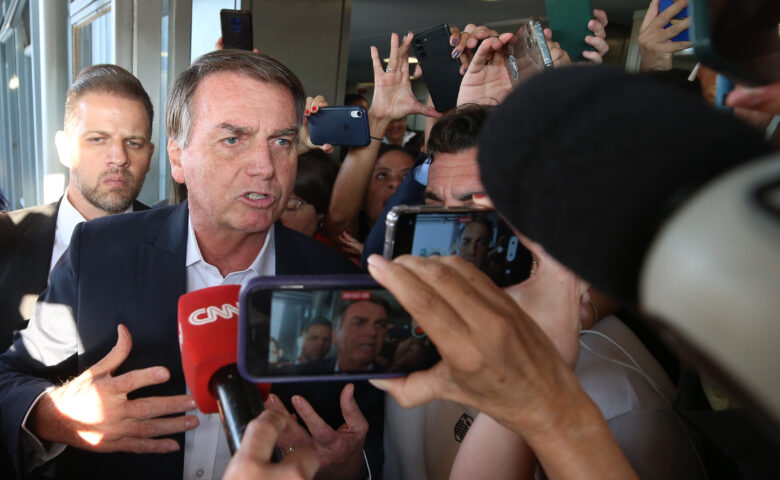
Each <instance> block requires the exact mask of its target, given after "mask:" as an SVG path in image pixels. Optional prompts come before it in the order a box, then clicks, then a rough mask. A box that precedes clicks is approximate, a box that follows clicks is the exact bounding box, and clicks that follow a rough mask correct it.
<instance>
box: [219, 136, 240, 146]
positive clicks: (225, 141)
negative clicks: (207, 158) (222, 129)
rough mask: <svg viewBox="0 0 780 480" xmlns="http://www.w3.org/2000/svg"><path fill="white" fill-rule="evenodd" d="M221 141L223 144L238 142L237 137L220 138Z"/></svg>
mask: <svg viewBox="0 0 780 480" xmlns="http://www.w3.org/2000/svg"><path fill="white" fill-rule="evenodd" d="M222 143H224V144H225V145H235V144H237V143H238V137H227V138H224V139H222Z"/></svg>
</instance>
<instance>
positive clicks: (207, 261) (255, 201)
mask: <svg viewBox="0 0 780 480" xmlns="http://www.w3.org/2000/svg"><path fill="white" fill-rule="evenodd" d="M304 104H305V95H304V93H303V87H302V85H301V84H300V81H299V80H298V79H297V77H295V75H294V74H293V73H292V72H291V71H290V70H289V69H287V68H286V67H285V66H284V65H282V64H280V63H279V62H277V61H275V60H273V59H271V58H269V57H266V56H263V55H258V54H253V53H249V52H238V51H235V50H225V51H220V52H212V53H209V54H206V55H204V56H203V57H201V58H199V59H198V60H196V61H195V62H194V63H193V64H192V65H191V66H190V67H189V68H188V69H187V70H186V71H184V72H182V73H181V74H180V75H179V76H178V77H177V80H176V82H175V83H174V85H173V86H172V88H171V91H170V93H169V96H168V103H167V107H166V121H165V123H166V132H167V134H168V138H169V142H168V154H169V158H170V161H171V173H172V176H173V178H174V180H176V181H177V182H180V183H186V186H187V189H188V192H189V196H188V200H187V202H186V203H184V204H181V205H179V206H176V207H169V208H162V209H156V210H149V211H145V212H137V213H132V214H128V215H117V216H110V217H104V218H100V219H96V220H94V221H91V222H86V223H82V224H80V225H78V226H77V227H76V229H75V230H74V233H73V238H72V241H71V244H70V247H69V249H68V252H67V254H66V255H65V256H64V257H63V258H62V260H61V261H60V262H59V264H58V265H57V266H56V267H55V268H54V270H53V271H52V273H51V278H50V283H49V287H48V289H47V291H46V292H45V293H44V295H43V297H42V302H40V303H39V304H38V305H37V306H36V308H35V312H34V314H33V317H32V319H31V321H30V325H29V326H28V327H27V328H26V329H25V330H24V331H22V332H21V334H20V336H19V338H18V339H17V340H16V342H15V343H14V345H13V347H11V349H9V350H8V352H6V353H5V354H3V355H2V356H0V413H1V415H0V420H1V421H0V433H2V435H3V438H4V440H5V441H6V442H8V443H9V446H10V448H11V453H12V455H13V458H14V460H15V462H16V464H17V466H18V473H19V474H22V475H23V474H26V473H28V472H29V471H30V470H31V469H34V468H35V467H36V465H40V464H42V463H44V464H45V462H53V463H54V467H55V469H56V471H55V477H57V478H81V479H85V478H106V477H111V478H133V479H135V478H146V479H152V478H161V479H172V478H220V477H221V472H222V470H224V467H225V465H226V463H227V461H228V460H229V458H230V454H229V451H228V450H227V444H226V442H225V439H224V433H223V432H222V427H221V424H220V421H219V418H218V417H215V415H211V416H209V415H197V416H196V415H194V414H192V413H190V414H187V415H179V414H180V413H184V412H191V411H192V410H193V409H194V408H195V404H194V401H193V399H192V397H191V396H189V395H187V394H186V385H185V383H184V378H183V373H182V365H181V355H180V350H179V345H178V335H177V321H176V310H177V302H178V298H179V296H181V295H182V294H184V293H186V292H188V291H193V290H196V289H199V288H204V287H209V286H215V285H220V284H230V283H232V284H239V283H240V284H244V283H245V282H246V281H248V280H249V279H251V278H253V277H256V276H258V275H274V274H307V273H308V274H316V273H351V272H355V271H356V270H357V269H356V267H354V265H352V264H351V263H350V262H349V261H348V260H346V259H344V258H341V257H339V255H338V254H337V253H336V252H333V251H332V250H331V249H328V248H327V247H324V246H322V245H321V244H320V243H318V242H316V241H315V240H313V239H311V238H310V237H306V236H304V235H301V234H298V233H297V232H294V231H291V230H289V229H286V228H284V226H283V225H281V224H280V223H278V222H277V220H278V219H279V218H280V217H281V214H282V212H283V211H284V210H285V208H286V207H287V201H288V200H289V197H290V194H291V193H292V188H293V184H294V181H295V173H296V159H297V153H298V152H297V145H298V132H299V129H300V126H301V121H302V118H303V110H304ZM112 347H113V348H112ZM362 384H363V386H362V387H361V388H360V390H363V389H367V393H368V397H372V396H373V397H374V398H368V399H367V400H369V401H368V403H365V402H362V401H361V397H363V398H366V396H365V395H363V394H362V393H363V392H359V391H358V390H359V388H358V387H359V386H360V385H357V384H356V385H355V396H354V399H353V397H352V395H350V393H351V390H350V389H349V388H348V387H347V388H346V389H345V390H344V392H343V393H344V394H342V395H341V396H340V397H341V398H339V393H340V392H331V391H330V390H328V391H323V390H322V389H320V390H318V391H317V392H316V394H315V396H313V397H309V398H308V400H309V401H310V402H311V404H312V406H313V407H314V410H315V411H316V412H320V411H322V410H323V409H322V408H321V406H322V404H323V403H325V404H328V403H330V404H334V403H335V404H336V405H337V407H336V409H337V410H338V405H340V406H341V412H339V414H343V415H344V417H343V418H328V419H326V422H327V423H328V424H330V426H329V427H328V426H327V425H324V423H320V424H318V425H317V426H318V428H316V429H312V430H311V435H309V434H307V433H305V432H303V435H302V436H299V437H298V438H297V440H295V441H294V442H293V443H292V444H291V445H290V446H292V447H294V446H295V445H302V444H303V443H302V442H305V443H314V444H317V445H318V449H317V451H318V453H320V454H321V458H320V460H321V465H322V468H321V471H320V474H321V475H322V476H326V475H327V476H329V477H330V478H345V479H350V478H366V476H367V471H366V466H365V462H364V460H365V459H368V460H369V462H371V463H372V469H373V468H377V469H381V455H382V451H381V428H382V421H381V419H382V414H383V408H382V403H381V399H382V395H381V392H379V391H378V390H375V389H373V387H370V386H369V385H368V384H367V382H362ZM371 389H373V390H371ZM374 399H376V401H374ZM356 402H357V404H356ZM293 403H301V402H293ZM358 405H360V409H358ZM366 407H368V410H369V411H366V410H367V409H366ZM361 410H362V412H363V414H365V415H366V416H367V417H369V418H368V421H367V419H366V418H363V415H361ZM298 413H300V411H299V412H298ZM340 416H341V415H339V417H340ZM300 417H301V418H307V417H308V418H311V415H310V414H309V415H307V414H301V415H300ZM372 417H373V421H372ZM345 420H346V425H345V426H344V427H343V428H339V427H340V426H342V424H344V423H345ZM335 429H338V430H335ZM184 432H186V434H185V433H184ZM221 432H222V433H221ZM367 434H368V437H367ZM324 437H326V438H324ZM372 439H373V440H372ZM66 447H67V448H66ZM319 447H321V448H319ZM364 449H365V450H364ZM374 460H378V462H374ZM373 471H374V472H377V471H378V470H373Z"/></svg>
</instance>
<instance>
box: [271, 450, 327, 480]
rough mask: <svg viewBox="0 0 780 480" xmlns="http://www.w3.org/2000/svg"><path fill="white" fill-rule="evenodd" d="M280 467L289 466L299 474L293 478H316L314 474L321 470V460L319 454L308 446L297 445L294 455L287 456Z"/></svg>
mask: <svg viewBox="0 0 780 480" xmlns="http://www.w3.org/2000/svg"><path fill="white" fill-rule="evenodd" d="M279 464H280V465H284V466H289V467H290V468H292V469H293V470H294V471H295V472H297V473H298V475H299V476H298V477H295V476H294V477H293V478H314V474H315V473H317V470H318V469H319V468H320V460H319V458H318V457H317V452H316V451H315V450H314V449H313V448H311V447H309V446H307V445H297V446H296V447H295V449H294V450H293V452H292V453H290V454H289V455H286V456H285V457H284V459H282V461H281V462H279Z"/></svg>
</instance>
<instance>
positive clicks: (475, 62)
mask: <svg viewBox="0 0 780 480" xmlns="http://www.w3.org/2000/svg"><path fill="white" fill-rule="evenodd" d="M490 44H491V42H490V41H484V42H482V45H480V46H479V48H478V49H477V51H476V52H475V53H474V58H472V59H471V63H470V64H469V69H470V70H469V71H470V72H472V73H478V72H480V71H481V70H482V69H483V68H484V67H485V66H486V65H487V64H488V62H489V61H490V60H491V59H492V58H493V51H492V50H491V48H490Z"/></svg>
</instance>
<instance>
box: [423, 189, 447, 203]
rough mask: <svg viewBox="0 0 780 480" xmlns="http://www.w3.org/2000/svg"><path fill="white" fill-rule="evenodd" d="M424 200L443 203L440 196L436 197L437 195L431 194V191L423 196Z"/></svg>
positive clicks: (427, 191)
mask: <svg viewBox="0 0 780 480" xmlns="http://www.w3.org/2000/svg"><path fill="white" fill-rule="evenodd" d="M423 198H427V199H429V200H435V201H437V202H441V201H442V199H441V198H439V196H438V195H436V194H435V193H433V192H431V191H429V190H426V191H425V193H424V194H423Z"/></svg>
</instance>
